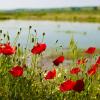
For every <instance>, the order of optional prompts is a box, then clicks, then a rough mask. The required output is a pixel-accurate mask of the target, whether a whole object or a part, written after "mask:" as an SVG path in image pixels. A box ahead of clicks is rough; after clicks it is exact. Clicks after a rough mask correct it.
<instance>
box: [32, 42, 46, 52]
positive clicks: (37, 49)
mask: <svg viewBox="0 0 100 100" xmlns="http://www.w3.org/2000/svg"><path fill="white" fill-rule="evenodd" d="M45 49H46V44H42V43H38V44H37V45H35V46H34V47H33V48H32V50H31V52H32V53H33V54H40V53H42V52H43V51H45Z"/></svg>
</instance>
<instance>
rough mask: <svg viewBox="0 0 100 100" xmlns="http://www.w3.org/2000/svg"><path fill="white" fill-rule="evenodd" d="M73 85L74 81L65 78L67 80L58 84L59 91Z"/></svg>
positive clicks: (68, 88) (71, 87)
mask: <svg viewBox="0 0 100 100" xmlns="http://www.w3.org/2000/svg"><path fill="white" fill-rule="evenodd" d="M74 85H75V82H74V81H72V80H67V81H65V82H63V83H62V84H60V87H59V89H60V91H61V92H66V91H69V90H72V89H73V87H74Z"/></svg>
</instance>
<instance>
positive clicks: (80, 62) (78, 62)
mask: <svg viewBox="0 0 100 100" xmlns="http://www.w3.org/2000/svg"><path fill="white" fill-rule="evenodd" d="M86 62H87V59H86V58H84V59H79V60H78V61H77V64H78V65H79V64H85V63H86Z"/></svg>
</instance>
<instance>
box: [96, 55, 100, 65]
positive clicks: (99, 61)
mask: <svg viewBox="0 0 100 100" xmlns="http://www.w3.org/2000/svg"><path fill="white" fill-rule="evenodd" d="M96 64H100V56H99V57H98V59H97V61H96Z"/></svg>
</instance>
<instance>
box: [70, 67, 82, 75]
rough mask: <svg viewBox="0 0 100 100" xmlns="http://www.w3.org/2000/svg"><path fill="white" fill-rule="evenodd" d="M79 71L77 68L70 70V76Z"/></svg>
mask: <svg viewBox="0 0 100 100" xmlns="http://www.w3.org/2000/svg"><path fill="white" fill-rule="evenodd" d="M80 71H81V69H80V68H79V67H76V68H73V69H71V70H70V73H71V74H78V73H79V72H80Z"/></svg>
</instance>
